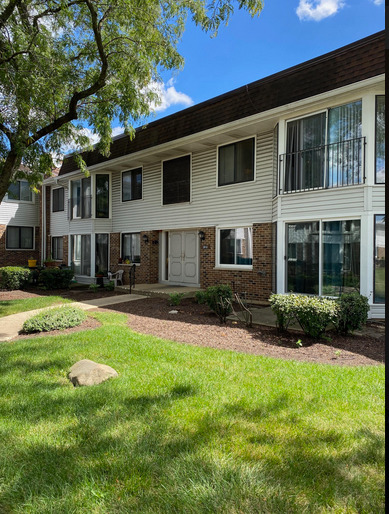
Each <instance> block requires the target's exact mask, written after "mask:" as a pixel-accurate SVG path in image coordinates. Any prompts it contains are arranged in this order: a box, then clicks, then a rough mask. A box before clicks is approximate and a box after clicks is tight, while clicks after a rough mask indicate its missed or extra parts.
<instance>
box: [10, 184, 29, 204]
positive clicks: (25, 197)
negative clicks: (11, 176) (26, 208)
mask: <svg viewBox="0 0 389 514" xmlns="http://www.w3.org/2000/svg"><path fill="white" fill-rule="evenodd" d="M8 200H18V201H22V202H32V191H31V189H30V184H29V183H28V182H27V180H17V181H16V182H14V183H13V184H11V185H10V186H9V188H8Z"/></svg>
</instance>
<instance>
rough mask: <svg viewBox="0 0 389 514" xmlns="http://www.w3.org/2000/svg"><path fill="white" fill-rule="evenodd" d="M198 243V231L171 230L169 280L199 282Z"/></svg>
mask: <svg viewBox="0 0 389 514" xmlns="http://www.w3.org/2000/svg"><path fill="white" fill-rule="evenodd" d="M198 245H199V240H198V237H197V231H194V230H185V231H183V232H169V282H174V283H175V284H185V285H197V284H198V283H199V271H198Z"/></svg>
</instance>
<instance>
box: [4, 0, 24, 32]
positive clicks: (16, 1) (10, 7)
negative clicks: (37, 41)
mask: <svg viewBox="0 0 389 514" xmlns="http://www.w3.org/2000/svg"><path fill="white" fill-rule="evenodd" d="M20 2H21V0H11V1H10V2H9V4H8V5H7V7H6V8H5V9H4V11H3V12H2V13H1V14H0V29H1V28H2V27H3V26H4V25H5V24H6V23H7V20H8V18H10V17H11V16H12V14H13V12H14V10H15V7H16V6H17V5H19V4H20Z"/></svg>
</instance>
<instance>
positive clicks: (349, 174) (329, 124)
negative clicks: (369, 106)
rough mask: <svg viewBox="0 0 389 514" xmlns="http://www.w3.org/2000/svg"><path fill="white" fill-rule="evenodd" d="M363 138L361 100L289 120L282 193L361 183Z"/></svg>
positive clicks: (282, 163)
mask: <svg viewBox="0 0 389 514" xmlns="http://www.w3.org/2000/svg"><path fill="white" fill-rule="evenodd" d="M362 141H363V138H362V101H361V100H358V101H356V102H352V103H349V104H345V105H341V106H339V107H334V108H332V109H328V111H326V112H321V113H318V114H315V115H312V116H307V117H305V118H301V119H298V120H293V121H290V122H288V124H287V130H286V154H285V155H283V156H281V165H282V166H281V170H282V173H283V177H281V186H282V187H283V192H284V193H290V192H296V191H306V190H312V189H320V188H333V187H342V186H351V185H356V184H362V183H363V181H364V176H363V175H364V169H363V144H362ZM282 179H283V181H282Z"/></svg>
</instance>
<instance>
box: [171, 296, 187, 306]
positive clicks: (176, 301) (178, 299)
mask: <svg viewBox="0 0 389 514" xmlns="http://www.w3.org/2000/svg"><path fill="white" fill-rule="evenodd" d="M183 298H184V293H171V294H169V304H170V305H180V303H181V300H182V299H183Z"/></svg>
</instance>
